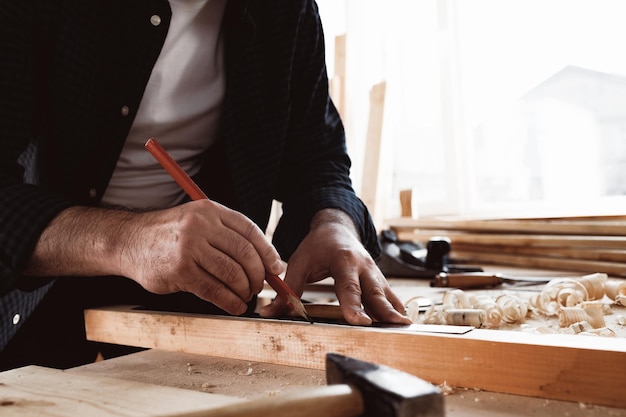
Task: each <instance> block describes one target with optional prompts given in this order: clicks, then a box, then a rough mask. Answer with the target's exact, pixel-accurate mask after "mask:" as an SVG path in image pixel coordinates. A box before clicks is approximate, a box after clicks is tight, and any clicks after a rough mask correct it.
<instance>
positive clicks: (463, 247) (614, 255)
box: [453, 242, 626, 263]
mask: <svg viewBox="0 0 626 417" xmlns="http://www.w3.org/2000/svg"><path fill="white" fill-rule="evenodd" d="M453 249H454V250H458V251H461V252H482V253H504V254H512V255H535V256H544V257H549V258H565V259H588V260H590V261H606V262H619V263H626V250H624V249H604V248H598V249H594V248H561V247H558V246H555V247H533V246H506V245H480V244H468V243H460V242H456V244H455V245H454V248H453Z"/></svg>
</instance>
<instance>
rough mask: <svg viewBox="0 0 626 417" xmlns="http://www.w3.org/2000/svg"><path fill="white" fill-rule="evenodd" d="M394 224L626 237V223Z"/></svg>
mask: <svg viewBox="0 0 626 417" xmlns="http://www.w3.org/2000/svg"><path fill="white" fill-rule="evenodd" d="M390 224H392V225H393V227H394V228H402V229H421V230H424V229H438V230H459V231H471V232H506V233H532V234H537V233H540V234H566V235H598V236H600V235H606V236H626V220H573V219H549V220H546V219H521V220H518V219H493V220H454V219H452V220H448V219H442V218H422V219H412V218H408V217H403V218H399V219H394V220H391V221H390Z"/></svg>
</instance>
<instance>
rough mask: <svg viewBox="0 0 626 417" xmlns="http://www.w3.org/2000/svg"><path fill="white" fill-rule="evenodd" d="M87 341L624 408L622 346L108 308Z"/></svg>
mask: <svg viewBox="0 0 626 417" xmlns="http://www.w3.org/2000/svg"><path fill="white" fill-rule="evenodd" d="M85 321H86V331H87V337H88V339H89V340H94V341H101V342H108V343H116V344H123V345H131V346H139V347H146V348H156V349H163V350H171V351H181V352H188V353H198V354H205V355H212V356H218V357H228V358H233V359H241V360H250V361H258V362H267V363H274V364H282V365H290V366H299V367H305V368H312V369H323V367H324V358H325V354H326V353H327V352H337V353H340V354H344V355H348V356H352V357H355V358H358V359H362V360H366V361H370V362H376V363H380V364H385V365H388V366H392V367H395V368H397V369H401V370H404V371H406V372H409V373H411V374H413V375H416V376H418V377H420V378H422V379H425V380H427V381H429V382H431V383H434V384H442V383H444V382H445V383H446V384H449V385H451V386H456V387H467V388H476V389H482V390H486V391H492V392H500V393H509V394H518V395H525V396H532V397H539V398H548V399H559V400H566V401H576V402H583V403H591V404H598V405H606V406H611V407H626V396H624V395H623V387H624V386H626V344H625V343H623V339H617V338H597V337H595V338H594V337H579V336H573V335H539V334H528V333H520V332H512V331H499V330H498V331H493V330H482V329H474V330H471V331H469V332H467V333H466V334H463V335H458V334H457V335H453V334H436V333H425V332H406V331H402V330H400V329H382V328H375V327H369V328H368V327H354V326H346V325H333V324H323V323H315V324H309V323H305V322H300V321H288V320H268V319H253V318H234V317H225V316H204V315H194V314H186V313H163V312H155V311H145V310H138V309H133V308H132V307H128V306H126V307H124V306H122V307H110V308H102V309H92V310H88V311H86V312H85Z"/></svg>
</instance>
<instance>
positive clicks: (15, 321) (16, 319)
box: [13, 314, 22, 324]
mask: <svg viewBox="0 0 626 417" xmlns="http://www.w3.org/2000/svg"><path fill="white" fill-rule="evenodd" d="M21 318H22V317H20V315H19V314H16V315H14V316H13V324H17V323H19V322H20V319H21Z"/></svg>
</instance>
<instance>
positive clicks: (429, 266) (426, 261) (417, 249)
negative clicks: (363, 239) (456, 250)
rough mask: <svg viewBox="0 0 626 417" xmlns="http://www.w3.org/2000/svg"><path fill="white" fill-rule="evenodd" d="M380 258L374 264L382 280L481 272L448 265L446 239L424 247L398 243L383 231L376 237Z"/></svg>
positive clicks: (389, 232) (437, 239)
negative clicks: (384, 277)
mask: <svg viewBox="0 0 626 417" xmlns="http://www.w3.org/2000/svg"><path fill="white" fill-rule="evenodd" d="M379 240H380V243H381V246H382V255H381V257H380V258H379V259H378V260H377V264H378V267H379V268H380V270H381V271H382V273H383V275H385V276H386V277H395V278H428V279H432V278H434V277H435V276H436V275H437V274H439V273H440V272H449V273H457V272H463V273H465V272H481V271H482V270H483V269H482V268H480V267H476V266H467V265H458V264H451V263H450V259H449V254H450V249H451V245H450V239H448V238H447V237H441V236H436V237H433V238H431V239H430V240H429V241H428V243H427V244H426V247H424V246H423V245H422V244H421V243H417V242H411V241H403V240H399V239H398V237H397V235H396V233H395V232H394V231H393V230H383V231H382V232H381V233H380V237H379Z"/></svg>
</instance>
